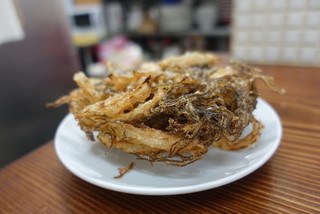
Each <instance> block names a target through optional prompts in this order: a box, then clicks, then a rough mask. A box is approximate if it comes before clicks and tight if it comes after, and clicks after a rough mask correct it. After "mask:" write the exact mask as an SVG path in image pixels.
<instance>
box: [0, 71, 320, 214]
mask: <svg viewBox="0 0 320 214" xmlns="http://www.w3.org/2000/svg"><path fill="white" fill-rule="evenodd" d="M259 67H261V68H262V69H263V70H264V72H265V73H267V74H270V75H272V76H274V77H275V80H276V84H277V85H278V86H281V87H283V88H285V89H286V90H287V93H286V94H285V95H279V94H276V93H273V92H271V91H270V90H269V89H267V88H266V87H265V86H263V85H262V84H261V83H259V89H260V91H261V96H262V97H263V98H264V99H265V100H267V101H268V102H269V103H270V104H271V105H272V106H273V107H274V108H275V109H276V111H277V112H278V113H279V115H280V117H281V120H282V123H283V128H284V129H283V138H282V142H281V145H280V147H279V149H278V151H277V152H276V154H275V155H274V156H273V157H272V158H271V159H270V160H269V161H268V162H267V163H266V164H264V165H263V166H262V167H261V168H259V169H258V170H256V171H255V172H253V173H251V174H250V175H248V176H246V177H244V178H242V179H240V180H238V181H236V182H233V183H231V184H228V185H225V186H222V187H219V188H215V189H211V190H207V191H203V192H198V193H192V194H185V195H176V196H141V195H130V194H124V193H118V192H114V191H110V190H107V189H103V188H100V187H97V186H94V185H92V184H89V183H87V182H85V181H82V180H81V179H79V178H78V177H76V176H74V175H73V174H71V173H70V172H69V171H68V170H67V169H65V168H64V167H63V165H62V164H61V163H60V162H59V160H58V158H57V156H56V154H55V152H54V148H53V142H49V143H47V144H45V145H44V146H42V147H40V148H39V149H37V150H35V151H33V152H32V153H30V154H28V155H26V156H25V157H23V158H21V159H19V160H18V161H16V162H14V163H13V164H11V165H8V166H7V167H5V168H3V169H2V170H1V171H0V184H1V186H0V213H320V155H319V154H320V69H319V68H306V67H286V66H282V67H281V66H259Z"/></svg>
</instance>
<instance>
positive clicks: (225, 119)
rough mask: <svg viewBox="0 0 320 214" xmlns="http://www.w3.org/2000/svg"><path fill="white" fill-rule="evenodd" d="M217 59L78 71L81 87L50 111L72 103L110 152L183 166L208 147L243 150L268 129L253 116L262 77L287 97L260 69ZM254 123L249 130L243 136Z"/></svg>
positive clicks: (207, 56) (189, 57) (194, 56)
mask: <svg viewBox="0 0 320 214" xmlns="http://www.w3.org/2000/svg"><path fill="white" fill-rule="evenodd" d="M217 60H218V59H217V57H216V56H215V55H214V54H211V53H204V54H202V53H188V54H186V55H182V56H178V57H173V58H169V59H165V60H163V61H160V62H158V63H144V64H143V65H141V67H140V68H138V69H136V70H135V71H133V72H131V73H126V74H122V75H121V74H117V73H115V72H112V74H111V75H110V76H108V77H106V78H102V79H97V78H87V77H86V76H85V75H84V74H83V73H77V74H76V75H75V77H74V79H75V81H76V83H77V84H78V86H79V88H78V89H75V90H73V91H72V92H71V93H70V94H69V95H67V96H63V97H62V98H60V99H58V100H57V101H56V102H54V103H52V104H49V106H53V107H56V106H59V105H62V104H64V103H67V104H68V105H69V109H70V111H71V112H72V113H73V114H74V115H75V118H76V119H77V120H78V124H79V126H80V127H81V129H82V130H83V131H84V132H85V133H86V134H87V135H88V136H89V137H92V136H93V135H92V132H93V131H98V132H99V134H98V139H99V141H100V142H101V143H102V144H103V145H105V146H106V147H109V148H117V149H120V150H123V151H125V152H128V153H131V154H134V155H135V156H136V157H137V158H138V159H143V160H147V161H149V162H151V163H154V162H163V163H166V164H169V165H175V166H185V165H187V164H190V163H193V162H195V161H197V160H200V159H202V158H203V156H204V154H206V153H207V152H208V149H209V148H220V149H223V150H238V149H242V148H246V147H248V146H250V145H254V144H255V143H257V142H258V140H259V137H260V134H261V131H262V129H263V124H262V123H261V122H259V121H257V120H256V119H255V118H254V116H253V114H252V112H253V110H254V109H255V106H256V103H257V97H258V91H257V89H256V87H255V81H256V80H257V79H261V80H262V81H263V82H264V83H265V84H266V85H267V86H268V87H269V88H270V89H272V90H274V91H276V92H278V93H284V90H283V89H280V88H277V87H276V86H275V85H274V83H273V79H272V77H269V76H265V75H263V74H262V73H261V71H260V70H258V69H256V68H253V67H250V66H247V65H245V64H242V63H239V62H230V63H229V65H227V66H225V67H222V68H221V67H220V68H219V67H217V66H216V63H217ZM249 124H252V127H253V128H252V131H251V133H249V134H248V135H247V136H245V137H244V138H242V139H240V137H241V135H242V133H243V131H244V129H245V128H246V127H247V126H248V125H249ZM120 174H121V172H120Z"/></svg>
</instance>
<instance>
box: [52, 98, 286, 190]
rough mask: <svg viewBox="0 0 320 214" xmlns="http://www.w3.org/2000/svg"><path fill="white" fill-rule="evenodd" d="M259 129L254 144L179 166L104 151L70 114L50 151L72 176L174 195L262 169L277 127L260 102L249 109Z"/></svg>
mask: <svg viewBox="0 0 320 214" xmlns="http://www.w3.org/2000/svg"><path fill="white" fill-rule="evenodd" d="M254 114H255V115H256V118H257V119H259V120H261V121H262V122H263V124H264V125H265V128H264V130H263V133H262V135H261V139H260V142H259V143H258V144H257V145H256V146H254V147H250V148H246V149H243V150H240V151H221V150H219V149H211V150H210V151H209V152H208V153H207V154H206V155H205V157H204V159H202V160H200V161H197V162H195V163H193V164H190V165H187V166H185V167H175V166H167V165H164V164H162V163H156V164H154V165H153V166H151V165H149V164H148V163H147V162H146V161H142V160H136V159H135V157H134V156H133V155H130V154H127V153H125V152H122V151H119V150H115V149H113V150H108V149H106V147H104V146H103V145H101V144H100V143H99V142H91V141H88V140H87V139H86V136H85V135H84V133H83V132H82V131H81V130H80V128H79V127H78V126H77V123H76V121H75V120H74V118H73V116H72V115H71V114H69V115H67V116H66V117H65V118H64V119H63V121H62V122H61V124H60V125H59V127H58V130H57V133H56V136H55V149H56V152H57V154H58V157H59V158H60V160H61V162H62V163H63V164H64V165H65V167H66V168H68V169H69V170H70V171H71V172H72V173H73V174H75V175H76V176H78V177H80V178H81V179H83V180H85V181H87V182H89V183H92V184H95V185H97V186H100V187H103V188H106V189H110V190H115V191H119V192H126V193H133V194H141V195H175V194H184V193H192V192H198V191H202V190H207V189H211V188H215V187H219V186H222V185H225V184H228V183H230V182H233V181H236V180H238V179H240V178H242V177H244V176H246V175H248V174H249V173H251V172H253V171H254V170H256V169H258V168H259V167H260V166H261V165H263V164H264V163H265V162H266V161H267V160H268V159H269V158H270V157H271V156H272V155H273V154H274V152H275V151H276V150H277V148H278V146H279V144H280V139H281V134H282V127H281V122H280V119H279V117H278V115H277V113H276V112H275V111H274V110H273V108H272V107H271V106H270V105H269V104H268V103H267V102H266V101H264V100H262V99H261V98H259V99H258V104H257V108H256V110H255V111H254ZM132 161H134V163H135V164H134V168H133V169H132V170H131V171H129V172H128V173H127V174H125V175H124V176H123V177H122V178H120V179H114V178H113V177H114V176H116V175H118V168H119V167H127V166H128V165H129V164H130V163H131V162H132Z"/></svg>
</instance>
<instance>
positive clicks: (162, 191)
mask: <svg viewBox="0 0 320 214" xmlns="http://www.w3.org/2000/svg"><path fill="white" fill-rule="evenodd" d="M257 100H258V102H261V103H262V104H263V105H265V106H266V107H267V108H268V110H270V111H271V112H272V113H273V114H274V121H275V122H276V123H277V125H278V127H279V129H276V131H277V133H276V136H277V138H276V139H275V140H274V142H273V145H272V147H271V148H270V150H269V151H268V152H267V153H266V154H265V155H264V156H263V157H262V158H261V159H259V160H258V161H257V162H255V163H254V164H252V165H250V166H249V167H247V168H245V169H243V170H241V171H239V172H236V173H234V174H232V175H229V176H227V177H224V178H220V179H217V180H213V181H209V182H204V183H199V184H194V185H187V186H179V187H161V188H160V187H150V186H146V187H143V188H142V187H141V186H134V185H132V186H127V185H120V184H115V183H110V182H108V181H107V180H106V181H105V182H101V181H99V180H96V179H92V178H90V177H88V176H86V175H83V174H82V173H80V172H78V171H76V170H75V169H74V168H73V167H71V166H70V165H68V163H67V161H66V160H65V157H64V155H63V152H62V151H61V150H60V149H59V145H58V144H59V142H58V141H57V136H58V134H59V133H60V132H61V129H62V124H63V122H64V121H66V120H68V118H69V117H71V116H73V115H72V114H70V113H68V114H67V115H66V116H65V117H64V118H63V120H62V121H61V122H60V124H59V126H58V128H57V131H56V133H55V137H54V148H55V151H56V154H57V156H58V159H59V160H60V162H61V163H62V164H63V165H64V167H65V168H66V169H68V170H69V171H70V172H71V173H72V174H74V175H76V176H77V177H79V178H80V179H82V180H84V181H86V182H88V183H91V184H94V185H96V186H99V187H102V188H105V189H109V190H113V191H117V192H122V193H129V194H136V195H154V196H156V195H180V194H188V193H194V192H200V191H204V190H209V189H213V188H217V187H220V186H224V185H226V184H229V183H232V182H234V181H237V180H239V179H241V178H243V177H245V176H247V175H249V174H251V173H252V172H254V171H255V170H257V169H259V168H260V167H261V166H262V165H263V164H265V163H266V162H267V161H268V160H269V159H270V158H271V157H272V156H273V155H274V153H275V152H276V151H277V149H278V147H279V146H280V144H281V139H282V133H283V132H282V123H281V119H280V117H279V115H278V113H277V112H276V111H275V109H274V108H273V107H272V106H271V105H270V104H269V103H268V102H267V101H265V100H264V99H262V98H261V97H258V99H257Z"/></svg>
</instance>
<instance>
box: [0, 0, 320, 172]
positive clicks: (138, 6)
mask: <svg viewBox="0 0 320 214" xmlns="http://www.w3.org/2000/svg"><path fill="white" fill-rule="evenodd" d="M186 51H213V52H216V53H222V54H227V55H229V56H230V57H232V58H234V59H238V60H242V61H245V62H248V63H254V64H277V65H295V66H301V65H303V66H306V65H307V66H320V0H259V1H256V0H154V1H148V0H127V1H125V0H1V1H0V74H1V76H0V89H1V90H0V98H1V101H0V136H1V141H0V146H1V149H0V167H3V166H5V165H7V164H8V163H10V162H12V161H14V160H15V159H17V158H19V157H21V156H22V155H24V154H26V153H28V152H30V151H32V150H33V149H35V148H37V147H38V146H40V145H41V144H43V143H45V142H47V141H49V140H50V139H53V138H54V133H55V131H56V128H57V126H58V124H59V123H60V121H61V120H62V118H63V117H64V116H65V115H66V114H67V112H68V111H67V107H66V106H64V107H60V108H56V109H47V108H45V104H46V103H48V102H51V101H54V100H55V99H56V98H58V97H59V96H61V95H63V94H66V93H68V92H69V90H70V89H72V88H74V87H75V85H74V83H73V81H72V76H73V74H74V73H75V72H77V71H80V70H82V71H84V72H85V73H86V74H87V75H89V76H104V75H106V74H107V70H106V67H105V64H106V62H112V64H113V66H114V67H115V69H117V70H118V71H125V70H131V69H134V68H135V67H137V66H139V64H140V63H142V62H143V61H145V60H148V61H157V60H160V59H162V58H164V57H169V56H175V55H178V54H182V53H184V52H186ZM319 72H320V69H319Z"/></svg>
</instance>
